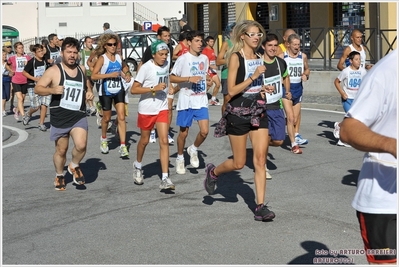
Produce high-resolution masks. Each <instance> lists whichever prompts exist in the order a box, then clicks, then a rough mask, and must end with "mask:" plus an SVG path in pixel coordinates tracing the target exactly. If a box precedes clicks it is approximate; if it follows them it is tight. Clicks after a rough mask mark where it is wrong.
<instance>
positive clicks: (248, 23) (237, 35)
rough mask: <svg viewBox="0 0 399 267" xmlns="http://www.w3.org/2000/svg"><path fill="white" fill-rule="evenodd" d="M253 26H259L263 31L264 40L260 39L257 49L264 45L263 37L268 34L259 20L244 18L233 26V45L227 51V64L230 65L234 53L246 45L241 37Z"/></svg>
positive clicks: (260, 30)
mask: <svg viewBox="0 0 399 267" xmlns="http://www.w3.org/2000/svg"><path fill="white" fill-rule="evenodd" d="M251 27H257V28H258V29H259V32H261V33H263V37H262V40H260V41H259V44H258V47H257V48H256V50H258V49H259V47H260V46H261V45H262V41H263V38H265V36H266V31H265V29H264V28H263V27H262V25H260V23H259V22H257V21H254V20H243V21H240V22H238V23H237V24H236V26H234V28H233V34H232V37H231V42H232V43H233V46H232V47H231V48H229V49H228V50H227V52H226V64H227V66H228V65H229V61H230V57H231V55H232V54H233V53H235V52H238V51H240V50H241V49H242V48H243V47H244V41H243V40H242V39H241V36H242V35H243V34H245V33H246V32H247V31H248V29H249V28H251Z"/></svg>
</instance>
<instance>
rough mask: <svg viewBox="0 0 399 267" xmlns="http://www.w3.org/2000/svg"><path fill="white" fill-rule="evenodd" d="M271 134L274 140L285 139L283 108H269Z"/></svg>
mask: <svg viewBox="0 0 399 267" xmlns="http://www.w3.org/2000/svg"><path fill="white" fill-rule="evenodd" d="M267 118H268V120H269V135H270V136H271V138H272V140H274V141H280V140H285V114H284V110H282V109H268V110H267Z"/></svg>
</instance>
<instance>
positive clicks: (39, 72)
mask: <svg viewBox="0 0 399 267" xmlns="http://www.w3.org/2000/svg"><path fill="white" fill-rule="evenodd" d="M45 70H46V67H45V66H39V67H37V68H36V69H35V70H34V76H35V77H42V76H43V74H44V71H45Z"/></svg>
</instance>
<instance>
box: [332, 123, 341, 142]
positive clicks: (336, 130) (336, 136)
mask: <svg viewBox="0 0 399 267" xmlns="http://www.w3.org/2000/svg"><path fill="white" fill-rule="evenodd" d="M339 130H340V127H339V122H336V123H334V130H333V134H334V137H335V138H337V139H339Z"/></svg>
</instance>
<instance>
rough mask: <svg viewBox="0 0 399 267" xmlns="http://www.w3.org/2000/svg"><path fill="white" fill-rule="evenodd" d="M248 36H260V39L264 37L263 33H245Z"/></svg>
mask: <svg viewBox="0 0 399 267" xmlns="http://www.w3.org/2000/svg"><path fill="white" fill-rule="evenodd" d="M245 35H246V36H248V37H249V38H252V37H255V36H258V37H263V33H262V32H249V33H248V32H246V33H245Z"/></svg>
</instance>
